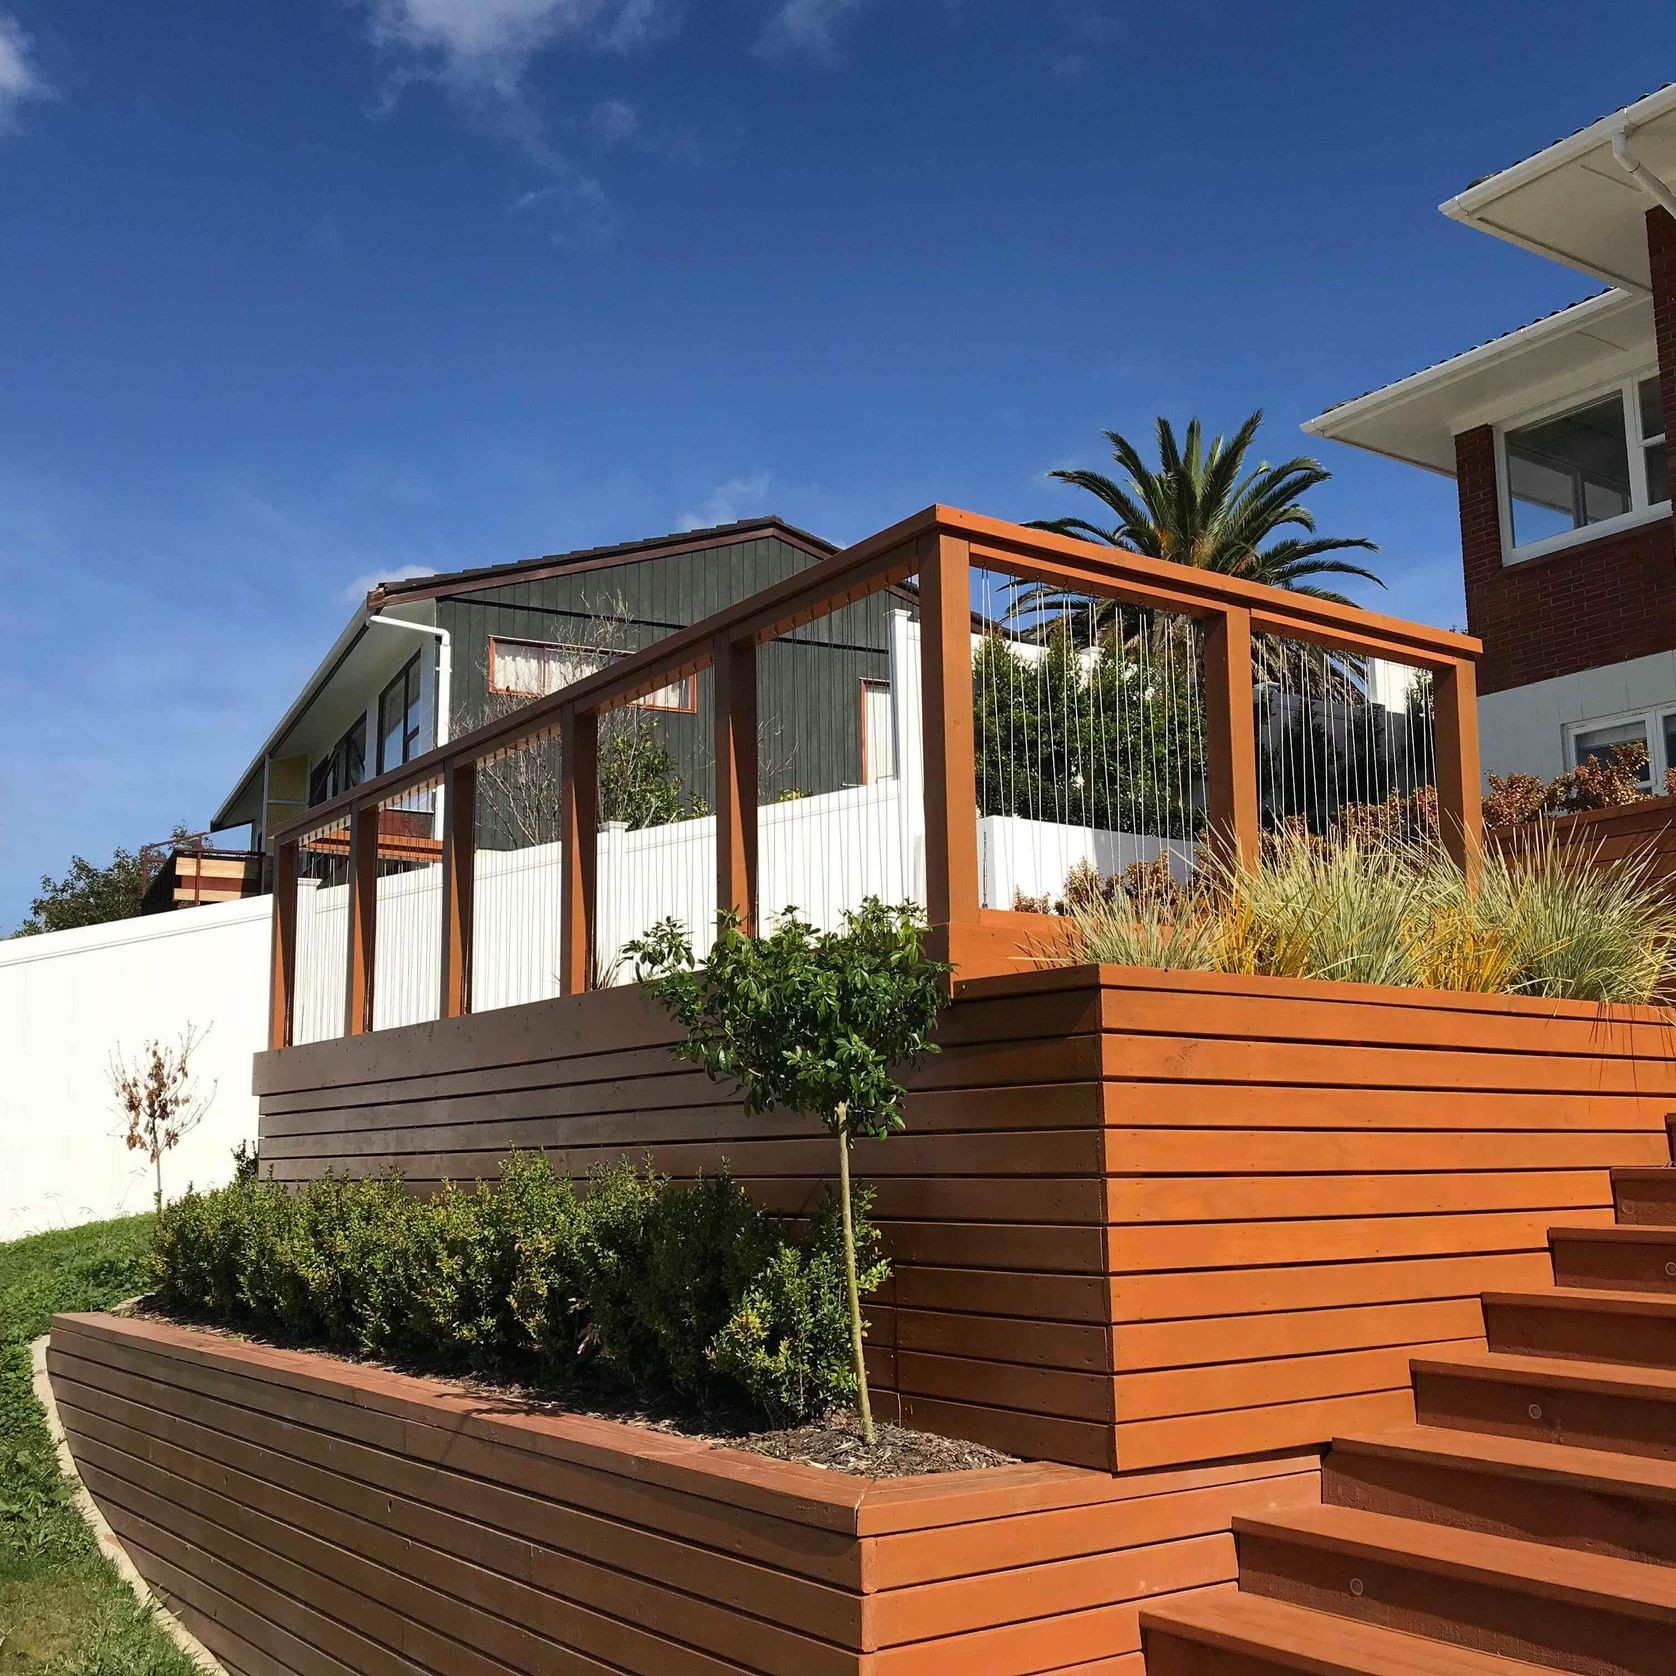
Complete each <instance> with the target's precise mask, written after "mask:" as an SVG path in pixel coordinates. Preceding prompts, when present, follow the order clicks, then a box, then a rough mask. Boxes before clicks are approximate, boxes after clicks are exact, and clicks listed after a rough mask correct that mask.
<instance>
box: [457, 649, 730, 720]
mask: <svg viewBox="0 0 1676 1676" xmlns="http://www.w3.org/2000/svg"><path fill="white" fill-rule="evenodd" d="M610 662H611V655H610V654H609V653H607V652H600V651H596V650H594V649H593V648H592V647H588V646H564V645H554V644H550V643H549V642H547V641H542V640H508V639H503V638H502V637H501V636H499V635H496V636H495V637H494V638H493V639H491V640H490V642H489V691H490V692H493V693H510V694H514V695H516V696H517V697H520V698H545V697H546V696H547V695H548V694H549V693H556V692H558V691H559V690H560V689H561V688H563V687H568V686H570V685H572V684H573V683H574V682H577V681H580V680H581V679H582V678H583V676H585V675H592V674H593V673H594V672H595V671H596V670H599V669H603V668H604V667H605V666H606V665H607V664H608V663H610ZM635 703H636V705H637V706H638V707H639V708H640V709H642V710H679V711H682V712H685V713H686V714H689V715H690V714H693V713H694V712H696V711H697V709H698V687H697V684H696V683H695V682H694V680H693V678H692V676H690V675H683V676H682V677H681V678H680V679H679V680H676V681H671V682H670V683H669V685H668V686H665V687H659V688H658V690H657V691H656V692H650V693H647V694H646V696H645V697H644V698H639V699H636V700H635Z"/></svg>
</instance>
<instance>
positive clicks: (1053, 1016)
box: [256, 983, 1113, 1467]
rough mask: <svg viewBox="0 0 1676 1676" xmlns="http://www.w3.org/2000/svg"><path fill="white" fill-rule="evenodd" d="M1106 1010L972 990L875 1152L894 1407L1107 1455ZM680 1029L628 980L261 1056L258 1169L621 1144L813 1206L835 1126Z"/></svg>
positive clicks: (582, 1166) (434, 1172)
mask: <svg viewBox="0 0 1676 1676" xmlns="http://www.w3.org/2000/svg"><path fill="white" fill-rule="evenodd" d="M1098 1018H1099V991H1098V988H1097V986H1095V985H1092V984H1089V983H1084V984H1083V985H1081V986H1079V987H1071V988H1066V989H1062V990H1060V991H1058V992H1056V993H1047V994H1043V995H1040V996H1033V997H1030V998H1028V999H1025V1000H1023V1001H1022V1002H1021V1001H1019V1000H1016V999H1014V998H1013V997H1011V996H1006V995H1003V996H999V997H997V998H994V999H985V1000H981V1001H961V1002H958V1003H957V1004H956V1005H955V1006H954V1007H953V1008H952V1009H951V1011H950V1012H949V1013H948V1014H947V1015H946V1016H945V1022H944V1025H943V1028H942V1033H941V1034H942V1040H943V1042H944V1052H943V1053H941V1054H940V1055H938V1056H937V1057H936V1058H934V1059H932V1060H931V1061H929V1062H928V1064H927V1066H926V1068H925V1069H924V1071H923V1072H922V1073H921V1074H920V1075H919V1076H918V1077H917V1078H916V1086H915V1090H914V1094H913V1098H912V1100H911V1102H910V1109H909V1113H908V1129H907V1132H906V1133H905V1134H902V1135H897V1136H894V1137H892V1138H891V1139H890V1140H889V1141H884V1142H870V1143H863V1145H862V1146H861V1147H860V1148H859V1149H858V1151H857V1154H856V1164H857V1169H858V1171H859V1172H860V1174H861V1175H862V1176H863V1177H864V1179H866V1180H867V1182H868V1183H869V1184H870V1185H871V1186H872V1188H873V1189H874V1191H875V1194H876V1201H875V1206H874V1215H875V1217H876V1218H877V1220H878V1221H879V1223H880V1225H881V1227H882V1228H883V1229H884V1231H885V1234H886V1238H887V1241H888V1244H889V1248H890V1250H891V1253H892V1256H893V1258H894V1259H895V1262H896V1266H897V1272H896V1274H895V1276H894V1278H893V1280H892V1281H891V1283H890V1286H889V1288H888V1289H887V1290H886V1292H885V1294H884V1295H883V1296H882V1298H881V1299H880V1300H879V1302H878V1303H877V1305H876V1306H875V1308H874V1309H873V1311H872V1324H871V1329H870V1335H869V1337H870V1352H869V1354H870V1357H871V1365H872V1375H873V1380H874V1383H875V1386H876V1388H877V1390H878V1391H879V1394H880V1406H881V1410H882V1412H883V1413H884V1414H885V1415H886V1416H887V1417H889V1418H891V1419H898V1418H900V1419H902V1420H903V1421H905V1422H906V1423H908V1424H911V1425H918V1426H922V1427H925V1428H927V1429H929V1430H937V1431H945V1432H949V1433H952V1434H953V1435H956V1436H965V1437H975V1438H978V1439H980V1440H982V1441H985V1442H989V1443H993V1444H995V1445H996V1446H997V1447H999V1448H1002V1449H1005V1450H1007V1451H1009V1452H1010V1453H1013V1454H1017V1455H1022V1456H1025V1457H1027V1458H1030V1459H1040V1460H1057V1461H1067V1462H1071V1463H1074V1464H1077V1465H1081V1466H1093V1467H1109V1466H1111V1465H1112V1464H1113V1455H1112V1447H1113V1445H1112V1418H1113V1410H1112V1384H1111V1377H1110V1370H1111V1361H1110V1355H1111V1350H1110V1341H1111V1334H1110V1321H1109V1308H1108V1300H1107V1288H1106V1251H1105V1208H1104V1182H1103V1176H1102V1171H1103V1166H1102V1137H1101V1124H1100V1081H1099V1057H1100V1040H1099V1024H1098ZM673 1040H674V1032H673V1030H672V1028H671V1026H670V1024H669V1022H668V1020H667V1019H666V1018H665V1017H664V1015H663V1014H662V1013H661V1012H658V1011H655V1010H653V1009H651V1008H649V1007H648V1006H647V1005H646V1003H645V1002H643V1001H642V1000H641V999H640V997H639V996H638V995H637V994H635V993H633V992H631V991H628V990H614V991H607V992H604V993H599V994H593V995H586V996H579V997H575V998H573V999H568V1000H560V1001H549V1002H541V1003H537V1004H535V1005H533V1006H525V1007H513V1008H507V1009H505V1010H504V1011H500V1012H491V1013H483V1014H479V1015H476V1016H474V1017H471V1018H464V1019H453V1020H447V1021H444V1022H441V1023H437V1024H431V1025H421V1026H415V1027H413V1028H410V1029H404V1030H389V1031H382V1032H379V1033H378V1034H376V1035H371V1036H361V1037H355V1038H350V1039H345V1040H342V1041H335V1042H325V1043H319V1044H316V1045H311V1046H308V1047H295V1048H287V1049H284V1050H283V1051H281V1052H278V1053H270V1054H265V1055H261V1056H259V1058H258V1060H257V1072H256V1086H257V1092H258V1094H259V1095H260V1097H261V1109H262V1117H261V1144H260V1151H261V1158H262V1169H263V1173H264V1174H267V1173H268V1172H270V1171H271V1172H272V1173H273V1175H274V1177H275V1178H276V1179H277V1180H280V1181H286V1182H298V1181H307V1180H310V1179H313V1178H315V1177H318V1176H320V1175H323V1174H324V1173H325V1172H326V1171H328V1170H335V1171H337V1172H339V1173H345V1172H347V1173H352V1174H366V1173H368V1172H370V1171H374V1170H378V1169H384V1168H389V1167H392V1166H397V1167H399V1168H400V1169H401V1171H402V1173H403V1175H404V1177H405V1178H406V1179H407V1180H408V1181H409V1182H410V1183H412V1184H414V1185H415V1186H418V1187H421V1188H424V1187H427V1186H431V1185H434V1184H437V1183H439V1182H440V1181H442V1180H444V1179H451V1180H455V1181H469V1180H474V1179H478V1178H480V1177H481V1178H490V1179H492V1178H493V1177H494V1176H495V1175H496V1174H497V1173H498V1171H499V1168H500V1161H501V1159H502V1158H503V1157H504V1156H505V1155H506V1153H508V1152H509V1151H513V1150H515V1149H518V1148H541V1149H544V1150H545V1151H546V1152H547V1153H548V1155H549V1156H550V1157H551V1158H552V1160H553V1162H554V1165H555V1167H556V1168H559V1169H562V1170H565V1171H568V1172H569V1173H570V1174H572V1175H573V1176H577V1177H581V1176H583V1175H585V1174H586V1173H587V1171H588V1170H589V1169H590V1168H592V1167H593V1165H595V1164H596V1163H599V1162H601V1161H605V1160H610V1159H616V1158H621V1157H625V1156H626V1157H630V1158H635V1159H638V1158H641V1157H643V1156H647V1155H649V1156H650V1157H651V1158H652V1159H653V1160H654V1161H655V1162H656V1164H657V1166H658V1167H659V1168H660V1169H663V1170H666V1171H668V1172H669V1173H670V1174H671V1175H673V1176H675V1177H677V1178H680V1179H689V1178H691V1177H692V1176H695V1175H697V1174H698V1173H699V1172H700V1171H701V1170H714V1169H716V1168H717V1167H718V1165H719V1164H720V1163H721V1162H722V1161H724V1160H725V1161H726V1162H727V1164H728V1166H729V1167H730V1168H731V1169H732V1171H733V1173H734V1175H735V1176H736V1177H737V1178H738V1179H739V1180H740V1181H742V1182H743V1183H745V1184H746V1185H747V1186H748V1187H749V1189H750V1191H751V1192H752V1193H753V1194H754V1195H755V1196H756V1197H757V1198H758V1199H760V1200H762V1201H763V1202H765V1203H767V1204H769V1205H772V1206H774V1207H775V1208H777V1209H781V1210H785V1211H790V1212H800V1211H804V1210H806V1209H808V1208H809V1207H810V1206H811V1205H812V1204H813V1203H814V1202H815V1201H816V1199H817V1198H818V1196H819V1194H820V1193H821V1191H822V1190H823V1188H824V1187H825V1186H826V1184H828V1183H830V1182H832V1181H833V1180H834V1179H835V1177H836V1171H837V1157H836V1153H835V1151H834V1143H833V1142H832V1141H831V1140H829V1139H828V1138H827V1136H826V1134H825V1131H824V1130H821V1129H820V1128H819V1126H818V1125H815V1124H813V1123H811V1122H810V1121H809V1120H808V1119H806V1118H803V1117H800V1116H796V1115H780V1116H775V1117H768V1118H753V1117H747V1116H746V1115H745V1113H744V1112H743V1110H742V1109H741V1108H740V1106H739V1103H738V1101H737V1100H736V1099H734V1098H733V1097H732V1096H731V1095H730V1093H729V1092H728V1091H727V1090H725V1089H722V1088H719V1087H717V1086H716V1085H715V1084H714V1083H712V1082H711V1081H710V1080H709V1078H707V1077H706V1076H705V1075H704V1073H703V1072H702V1071H698V1070H695V1069H693V1068H692V1067H690V1066H687V1065H684V1064H683V1063H681V1062H680V1061H678V1060H676V1059H675V1058H674V1057H673V1056H672V1055H671V1053H670V1051H669V1046H670V1043H671V1042H672V1041H673Z"/></svg>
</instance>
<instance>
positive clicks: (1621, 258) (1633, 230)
mask: <svg viewBox="0 0 1676 1676" xmlns="http://www.w3.org/2000/svg"><path fill="white" fill-rule="evenodd" d="M1625 128H1627V129H1628V131H1629V134H1630V138H1631V141H1632V143H1633V144H1634V147H1635V155H1636V157H1637V158H1638V159H1639V160H1640V161H1641V162H1642V163H1643V164H1645V165H1646V167H1647V168H1649V169H1650V170H1651V171H1652V172H1653V173H1654V174H1655V175H1657V176H1659V177H1660V178H1661V179H1662V180H1664V181H1665V182H1666V184H1676V83H1672V84H1670V85H1669V86H1667V87H1661V88H1660V89H1659V90H1658V91H1657V92H1656V93H1649V94H1648V95H1647V96H1646V97H1645V98H1644V99H1637V100H1636V101H1635V102H1634V103H1633V104H1630V105H1625V106H1623V107H1622V108H1621V109H1619V110H1616V111H1613V112H1612V113H1611V114H1610V115H1609V116H1603V117H1602V118H1601V119H1600V120H1599V121H1598V122H1591V123H1590V124H1589V126H1588V127H1587V128H1580V129H1579V130H1578V131H1577V132H1576V133H1575V134H1572V135H1570V136H1568V137H1567V138H1566V139H1563V140H1559V141H1556V142H1555V143H1554V144H1553V145H1551V146H1548V147H1547V148H1546V149H1545V150H1542V151H1539V152H1537V153H1536V155H1535V156H1534V157H1527V158H1525V159H1524V161H1523V162H1520V163H1515V164H1513V165H1512V167H1511V168H1507V169H1503V170H1502V171H1501V172H1500V173H1499V174H1494V175H1490V176H1488V177H1486V178H1485V179H1484V180H1481V181H1476V182H1474V184H1473V185H1471V186H1469V187H1468V188H1467V189H1466V190H1465V191H1464V192H1460V193H1457V194H1456V195H1455V196H1454V197H1453V198H1451V199H1449V200H1448V202H1447V203H1444V204H1441V205H1439V206H1438V207H1439V208H1440V209H1441V210H1442V211H1443V213H1444V214H1445V215H1447V216H1448V217H1450V219H1451V220H1454V221H1459V222H1463V223H1464V224H1465V225H1467V226H1469V227H1477V228H1479V229H1481V230H1482V231H1483V232H1486V233H1490V234H1492V235H1493V236H1494V237H1496V238H1498V239H1506V240H1507V241H1508V242H1509V243H1510V244H1516V245H1518V246H1519V247H1520V248H1521V249H1523V250H1531V251H1535V252H1536V254H1537V255H1539V256H1546V257H1548V258H1550V260H1552V261H1555V262H1563V263H1564V264H1565V265H1566V266H1567V267H1570V268H1575V269H1577V270H1578V272H1580V273H1585V274H1589V275H1591V276H1593V277H1594V278H1595V279H1599V280H1603V281H1605V283H1606V284H1608V285H1612V286H1618V287H1621V288H1623V289H1626V290H1631V291H1646V290H1647V289H1648V287H1649V285H1650V283H1651V280H1650V277H1649V274H1648V270H1647V238H1646V231H1645V223H1646V214H1647V211H1648V209H1649V208H1651V204H1652V201H1651V199H1649V198H1648V197H1647V195H1646V194H1645V193H1644V192H1643V191H1642V190H1641V189H1640V187H1638V186H1637V185H1636V184H1635V182H1634V181H1633V180H1631V179H1630V177H1629V175H1628V174H1626V173H1625V172H1624V170H1623V169H1622V168H1620V167H1619V166H1618V164H1617V163H1616V162H1615V161H1614V160H1613V157H1612V136H1613V135H1614V134H1615V133H1617V132H1618V131H1619V130H1621V129H1625Z"/></svg>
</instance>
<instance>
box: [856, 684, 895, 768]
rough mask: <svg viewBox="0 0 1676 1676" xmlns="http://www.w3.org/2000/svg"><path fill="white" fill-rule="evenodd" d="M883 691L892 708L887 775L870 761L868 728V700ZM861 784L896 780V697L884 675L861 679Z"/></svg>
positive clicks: (871, 754) (871, 753)
mask: <svg viewBox="0 0 1676 1676" xmlns="http://www.w3.org/2000/svg"><path fill="white" fill-rule="evenodd" d="M881 690H882V691H883V693H884V695H885V698H886V699H887V701H888V703H889V708H890V727H889V732H890V769H889V771H888V772H887V773H880V772H878V770H877V769H876V768H875V767H874V764H873V762H872V761H871V760H870V759H871V758H872V756H873V752H872V751H871V750H869V748H868V745H869V734H868V727H867V700H868V698H869V697H870V696H871V694H873V693H874V692H877V691H881ZM860 700H861V783H862V784H863V785H864V786H875V785H879V784H880V783H882V782H883V781H885V780H894V779H895V778H896V773H897V769H896V696H895V694H894V692H893V691H892V690H891V683H890V680H889V678H888V677H886V676H883V675H863V676H862V677H861V693H860Z"/></svg>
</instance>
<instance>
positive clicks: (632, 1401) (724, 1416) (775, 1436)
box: [113, 1299, 1015, 1478]
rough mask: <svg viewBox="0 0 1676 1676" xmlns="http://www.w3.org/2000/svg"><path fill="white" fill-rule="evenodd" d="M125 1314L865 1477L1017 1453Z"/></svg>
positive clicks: (991, 1460) (839, 1417)
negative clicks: (777, 1419)
mask: <svg viewBox="0 0 1676 1676" xmlns="http://www.w3.org/2000/svg"><path fill="white" fill-rule="evenodd" d="M113 1313H115V1314H117V1315H119V1316H122V1317H124V1318H129V1319H134V1320H141V1321H154V1322H157V1323H158V1324H160V1325H162V1326H171V1327H181V1328H184V1329H185V1330H186V1331H188V1332H193V1333H202V1334H204V1335H205V1336H207V1337H210V1338H217V1339H224V1340H226V1341H228V1342H229V1343H232V1344H248V1345H252V1346H258V1347H262V1348H266V1349H270V1350H287V1349H289V1350H304V1351H306V1352H307V1353H308V1354H309V1355H311V1356H314V1357H317V1358H318V1359H320V1360H321V1361H323V1362H335V1363H339V1364H341V1365H342V1366H343V1367H344V1368H345V1369H346V1370H352V1369H356V1368H371V1369H378V1370H382V1371H384V1372H387V1373H406V1374H411V1375H413V1376H414V1377H415V1378H419V1379H426V1380H429V1381H431V1382H432V1383H434V1384H436V1385H438V1386H440V1387H444V1388H447V1389H450V1390H453V1391H455V1392H457V1393H458V1394H459V1395H461V1396H463V1397H470V1398H476V1399H478V1400H481V1401H493V1402H501V1403H516V1404H518V1405H519V1406H520V1407H521V1408H522V1409H523V1410H524V1411H526V1412H528V1413H530V1414H552V1415H567V1416H569V1417H571V1418H574V1419H581V1420H612V1421H617V1422H620V1423H622V1424H624V1425H629V1426H635V1427H638V1428H640V1429H641V1430H644V1431H651V1432H667V1433H668V1434H670V1435H671V1436H673V1437H687V1438H693V1439H695V1440H697V1441H698V1442H700V1443H710V1444H715V1445H716V1446H717V1447H719V1448H726V1449H738V1450H742V1451H744V1452H746V1453H747V1454H752V1455H763V1456H767V1457H768V1458H770V1459H772V1460H777V1461H801V1462H803V1463H804V1464H805V1465H807V1466H815V1467H824V1468H826V1469H827V1470H828V1471H830V1472H843V1473H849V1474H852V1475H854V1476H856V1477H861V1478H908V1477H915V1476H923V1475H925V1474H927V1473H939V1472H969V1471H972V1470H973V1469H975V1468H978V1467H998V1466H1011V1465H1014V1464H1015V1457H1013V1456H1011V1455H1006V1454H1003V1453H1002V1452H1001V1451H1000V1450H999V1449H991V1448H989V1447H987V1446H986V1445H984V1444H981V1443H968V1442H965V1441H963V1440H962V1439H960V1438H954V1437H940V1436H938V1435H937V1434H936V1433H935V1432H917V1431H913V1430H912V1429H910V1428H909V1427H907V1426H893V1425H889V1424H886V1425H881V1426H879V1427H877V1428H876V1433H877V1435H876V1440H875V1442H874V1444H873V1446H872V1447H871V1448H869V1447H868V1445H867V1442H866V1440H865V1439H864V1438H863V1437H862V1434H861V1428H860V1425H859V1422H858V1421H857V1419H856V1417H855V1415H854V1414H852V1413H834V1414H831V1415H828V1416H827V1417H826V1418H824V1419H820V1420H815V1421H811V1422H809V1423H807V1424H804V1425H797V1426H766V1425H764V1424H763V1423H762V1422H761V1421H760V1419H757V1420H755V1421H754V1422H753V1418H752V1416H750V1415H749V1414H746V1413H743V1412H739V1411H732V1412H728V1411H709V1412H707V1411H705V1410H704V1409H702V1408H699V1407H697V1406H695V1405H694V1404H693V1403H691V1402H682V1401H681V1400H679V1399H678V1398H676V1397H673V1396H670V1397H667V1398H661V1399H660V1398H653V1397H648V1396H647V1394H646V1393H644V1392H640V1391H636V1390H634V1389H632V1388H631V1387H629V1386H628V1385H627V1384H626V1383H625V1382H624V1381H622V1380H618V1379H613V1378H611V1377H610V1376H609V1374H608V1373H606V1372H603V1371H599V1372H594V1373H585V1374H579V1375H578V1376H577V1377H575V1378H573V1379H569V1380H566V1381H563V1382H560V1383H547V1384H543V1383H526V1382H525V1381H523V1380H520V1379H517V1378H515V1377H511V1376H508V1377H507V1378H505V1379H498V1378H494V1377H488V1376H485V1377H478V1376H473V1375H453V1374H450V1373H449V1372H448V1371H447V1370H445V1369H441V1370H439V1369H437V1368H432V1367H396V1366H393V1365H391V1364H388V1363H381V1362H377V1361H374V1360H371V1359H369V1358H365V1357H358V1356H349V1355H345V1354H343V1353H341V1352H338V1351H335V1350H331V1349H329V1348H326V1347H324V1346H321V1345H294V1344H278V1343H276V1342H274V1341H273V1340H271V1339H266V1338H263V1337H262V1336H261V1335H260V1334H256V1333H247V1332H240V1331H239V1330H238V1329H237V1328H233V1327H226V1326H221V1325H218V1324H216V1323H213V1322H206V1321H194V1320H191V1319H182V1318H178V1317H175V1316H172V1315H170V1314H169V1312H168V1311H167V1310H162V1309H159V1308H157V1307H156V1304H155V1302H154V1301H153V1300H149V1299H141V1300H140V1301H139V1302H138V1303H136V1304H134V1305H132V1306H130V1307H127V1308H124V1309H122V1310H119V1311H115V1312H113Z"/></svg>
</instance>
